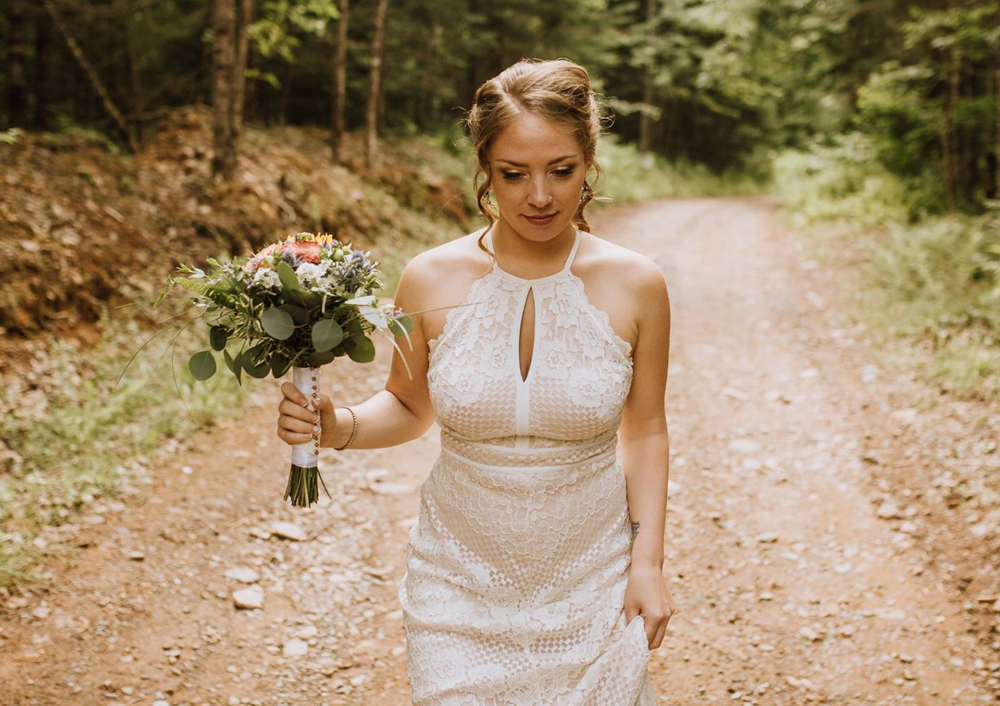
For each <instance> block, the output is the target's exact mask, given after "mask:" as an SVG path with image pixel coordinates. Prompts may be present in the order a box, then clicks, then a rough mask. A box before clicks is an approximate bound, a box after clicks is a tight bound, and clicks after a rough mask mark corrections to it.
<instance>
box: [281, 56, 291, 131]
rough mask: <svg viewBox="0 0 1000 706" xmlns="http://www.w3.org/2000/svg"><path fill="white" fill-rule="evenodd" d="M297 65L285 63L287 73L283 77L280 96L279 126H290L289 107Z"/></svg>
mask: <svg viewBox="0 0 1000 706" xmlns="http://www.w3.org/2000/svg"><path fill="white" fill-rule="evenodd" d="M294 71H295V64H293V63H292V62H290V61H286V62H285V73H284V75H283V76H282V77H281V93H279V94H278V125H287V124H288V106H289V105H290V104H291V102H292V75H293V73H294Z"/></svg>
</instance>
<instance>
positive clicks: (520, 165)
mask: <svg viewBox="0 0 1000 706" xmlns="http://www.w3.org/2000/svg"><path fill="white" fill-rule="evenodd" d="M575 156H576V155H573V154H564V155H563V156H562V157H556V158H555V159H553V160H552V161H550V162H549V164H555V163H556V162H561V161H563V160H564V159H569V158H570V157H575ZM497 161H498V162H506V163H507V164H513V165H514V166H515V167H527V166H528V165H527V164H521V163H520V162H512V161H511V160H509V159H498V160H497Z"/></svg>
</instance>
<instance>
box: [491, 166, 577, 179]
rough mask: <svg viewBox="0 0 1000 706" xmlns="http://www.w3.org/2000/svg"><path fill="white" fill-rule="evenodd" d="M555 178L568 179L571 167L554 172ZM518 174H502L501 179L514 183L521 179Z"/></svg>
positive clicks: (571, 172) (571, 171)
mask: <svg viewBox="0 0 1000 706" xmlns="http://www.w3.org/2000/svg"><path fill="white" fill-rule="evenodd" d="M555 174H556V176H561V177H568V176H572V175H573V167H564V168H562V169H557V170H556V172H555ZM521 176H522V175H521V173H520V172H504V173H503V178H504V180H506V181H516V180H517V179H520V178H521Z"/></svg>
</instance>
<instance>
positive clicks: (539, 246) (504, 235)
mask: <svg viewBox="0 0 1000 706" xmlns="http://www.w3.org/2000/svg"><path fill="white" fill-rule="evenodd" d="M490 233H491V235H490V237H491V239H492V242H493V252H494V253H495V254H496V255H497V259H498V260H502V262H501V263H500V267H501V268H502V269H504V270H507V271H508V272H510V273H511V274H516V275H517V276H519V277H525V278H533V277H544V276H546V275H548V274H551V273H553V272H557V271H558V270H559V268H561V267H562V266H563V265H564V264H566V258H568V257H569V252H570V250H572V249H573V242H574V240H575V239H576V226H575V225H573V224H572V223H569V224H568V225H567V226H566V228H564V229H563V230H562V232H560V233H559V235H557V236H555V237H552V238H547V239H545V240H531V239H529V238H525V237H524V236H522V235H521V234H520V233H518V232H517V231H516V230H514V229H513V228H511V227H510V224H509V223H507V222H506V221H504V220H503V219H502V218H501V219H500V220H498V221H497V222H496V223H494V224H493V226H492V230H491V232H490ZM522 270H528V271H527V272H526V273H523V274H522Z"/></svg>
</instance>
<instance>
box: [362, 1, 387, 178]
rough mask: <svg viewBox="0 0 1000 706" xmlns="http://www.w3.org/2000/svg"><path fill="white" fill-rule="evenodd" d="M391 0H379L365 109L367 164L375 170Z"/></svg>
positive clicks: (369, 169)
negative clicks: (387, 16) (379, 108)
mask: <svg viewBox="0 0 1000 706" xmlns="http://www.w3.org/2000/svg"><path fill="white" fill-rule="evenodd" d="M388 9H389V0H378V5H377V6H376V8H375V24H374V27H373V34H372V52H371V56H372V65H371V73H370V78H369V85H368V106H367V108H366V109H365V166H366V167H367V169H368V171H374V169H375V159H376V154H375V150H376V149H377V146H376V143H375V141H376V135H377V133H378V102H379V94H380V93H381V91H382V43H383V42H384V41H385V17H386V13H387V11H388Z"/></svg>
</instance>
